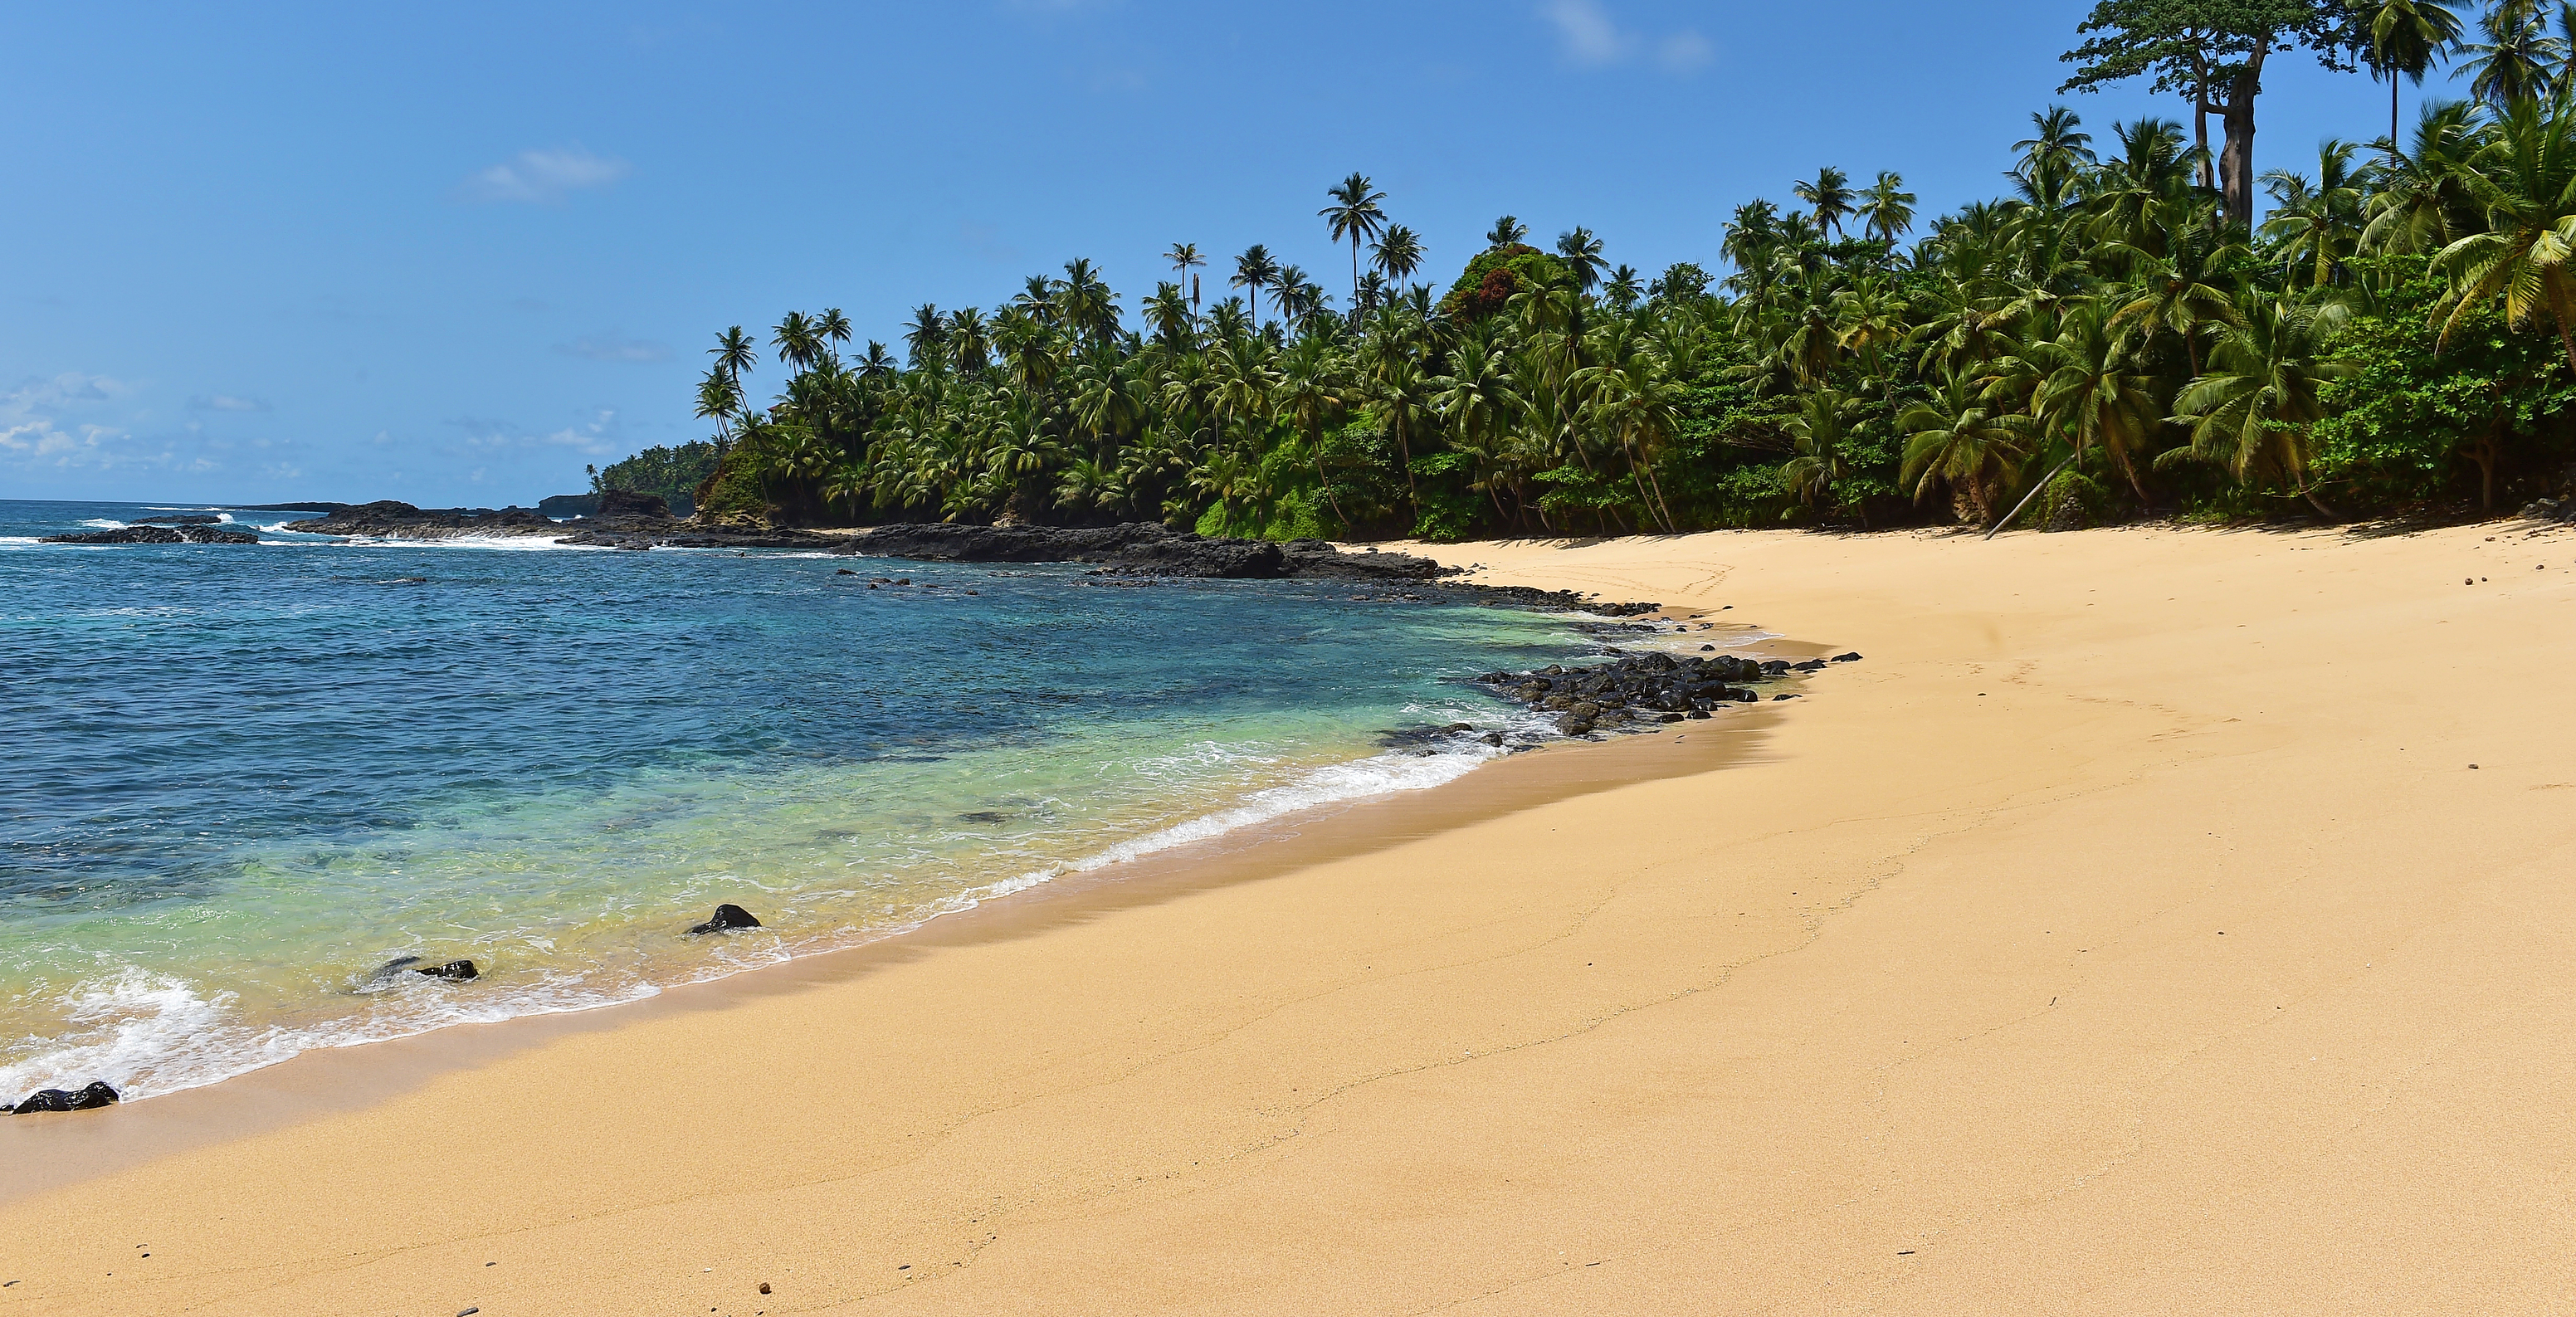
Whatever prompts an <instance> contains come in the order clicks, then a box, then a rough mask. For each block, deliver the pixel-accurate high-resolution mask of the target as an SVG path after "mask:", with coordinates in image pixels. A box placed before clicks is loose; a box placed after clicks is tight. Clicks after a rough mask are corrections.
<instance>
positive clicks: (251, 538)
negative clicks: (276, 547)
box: [44, 518, 259, 544]
mask: <svg viewBox="0 0 2576 1317" xmlns="http://www.w3.org/2000/svg"><path fill="white" fill-rule="evenodd" d="M209 520H211V518H209ZM44 543H47V544H257V543H259V537H258V536H256V535H253V534H251V533H250V532H249V531H246V530H219V529H217V528H215V527H213V526H205V525H186V526H122V527H119V528H117V529H115V530H84V531H74V532H72V533H70V534H68V535H48V536H45V537H44Z"/></svg>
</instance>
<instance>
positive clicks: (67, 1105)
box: [0, 1079, 117, 1116]
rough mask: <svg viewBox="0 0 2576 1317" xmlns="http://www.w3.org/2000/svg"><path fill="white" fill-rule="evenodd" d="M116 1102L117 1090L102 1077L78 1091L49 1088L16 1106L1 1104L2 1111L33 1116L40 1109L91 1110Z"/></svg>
mask: <svg viewBox="0 0 2576 1317" xmlns="http://www.w3.org/2000/svg"><path fill="white" fill-rule="evenodd" d="M116 1102H117V1096H116V1090H115V1089H114V1088H111V1087H109V1086H108V1083H107V1081H106V1080H103V1079H102V1080H98V1081H96V1082H94V1083H92V1084H91V1085H90V1086H89V1087H87V1088H84V1089H82V1090H80V1091H79V1092H77V1093H75V1092H72V1091H70V1090H68V1089H60V1088H49V1089H46V1090H44V1091H42V1092H40V1093H33V1094H30V1095H28V1097H27V1099H26V1100H25V1101H23V1102H20V1103H19V1104H18V1105H16V1106H14V1107H12V1106H5V1105H0V1111H14V1112H16V1113H18V1114H19V1115H21V1116H32V1115H35V1114H36V1113H38V1112H40V1111H90V1110H94V1109H96V1108H99V1107H112V1106H115V1105H116Z"/></svg>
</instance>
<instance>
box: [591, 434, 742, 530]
mask: <svg viewBox="0 0 2576 1317" xmlns="http://www.w3.org/2000/svg"><path fill="white" fill-rule="evenodd" d="M715 470H716V446H715V445H714V444H711V443H709V442H707V441H706V440H703V439H697V440H692V441H690V442H688V443H685V444H682V445H680V446H679V447H677V448H647V449H645V450H644V451H643V452H640V453H637V454H636V455H634V456H633V457H630V458H627V459H626V460H625V461H622V462H617V463H614V464H612V465H610V466H609V467H608V468H607V469H605V470H603V471H601V472H600V473H599V474H598V475H597V476H595V477H593V478H592V480H591V488H592V490H593V491H594V492H595V491H598V490H602V489H631V490H634V491H635V492H637V493H639V494H659V495H661V496H662V498H663V499H664V501H666V502H668V503H669V504H670V505H671V511H672V513H673V514H674V515H676V516H682V517H685V516H687V515H689V510H690V508H691V506H692V505H693V504H694V503H695V501H696V499H697V490H698V485H699V483H700V482H702V481H704V480H705V479H706V478H707V477H708V476H711V475H714V474H715Z"/></svg>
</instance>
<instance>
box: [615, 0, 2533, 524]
mask: <svg viewBox="0 0 2576 1317" xmlns="http://www.w3.org/2000/svg"><path fill="white" fill-rule="evenodd" d="M2070 43H2071V44H2072V45H2073V46H2074V48H2073V49H2072V50H2070V51H2069V52H2068V53H2067V55H2066V57H2065V63H2066V71H2067V75H2068V76H2067V79H2066V82H2065V85H2064V88H2063V89H2062V90H2063V92H2064V93H2065V96H2066V100H2067V102H2068V103H2066V104H2060V105H2055V106H2050V107H2048V108H2045V109H2042V110H2040V111H2038V112H2036V113H2033V114H2032V115H2031V116H2030V118H2029V121H2028V123H2027V126H2026V127H2025V128H2024V129H2023V131H2022V133H2021V134H2020V140H2018V141H2016V142H2014V143H2013V145H2012V152H2013V155H2012V159H2013V160H2014V162H2015V163H2014V165H2013V167H2012V169H2011V171H2010V173H2009V174H2008V175H2007V176H2005V177H2004V178H2003V179H2002V180H2000V188H1999V191H2000V192H2001V195H1998V196H1996V197H1994V198H1992V199H1990V200H1984V201H1978V202H1975V203H1973V204H1969V205H1966V206H1963V207H1961V208H1959V209H1957V210H1955V211H1953V212H1951V213H1948V214H1942V215H1924V214H1920V213H1918V211H1917V209H1916V197H1915V194H1913V193H1912V192H1909V191H1908V190H1907V189H1906V184H1905V180H1904V178H1903V177H1902V176H1901V174H1899V173H1896V172H1881V173H1878V174H1876V175H1875V176H1874V177H1869V178H1865V179H1864V178H1856V177H1853V176H1851V175H1848V174H1846V173H1845V172H1844V171H1842V170H1840V169H1837V168H1831V167H1824V168H1819V169H1817V170H1816V171H1815V173H1814V175H1813V177H1811V178H1807V179H1804V180H1797V181H1792V182H1790V183H1789V185H1788V186H1787V187H1786V188H1785V189H1784V190H1783V191H1782V192H1781V194H1780V196H1779V197H1778V199H1776V200H1754V201H1748V202H1746V203H1744V204H1742V205H1740V206H1737V207H1735V209H1734V210H1733V212H1732V214H1728V215H1712V216H1710V217H1709V225H1708V229H1709V235H1710V252H1709V256H1708V258H1707V260H1706V262H1705V263H1702V264H1693V263H1683V264H1675V265H1672V266H1670V267H1668V268H1665V269H1662V270H1657V271H1652V272H1647V271H1640V270H1637V269H1633V268H1630V267H1629V266H1627V265H1624V264H1613V263H1611V261H1610V260H1609V259H1608V257H1607V256H1606V255H1605V246H1604V239H1603V238H1602V237H1601V236H1600V235H1597V234H1595V233H1592V232H1590V231H1588V230H1586V229H1583V228H1576V229H1573V230H1571V231H1569V232H1565V233H1560V234H1557V235H1555V236H1554V237H1553V238H1552V239H1550V238H1544V237H1541V236H1540V235H1536V234H1532V233H1531V232H1530V231H1529V230H1528V228H1527V227H1526V226H1525V225H1523V224H1521V223H1520V222H1519V221H1517V220H1515V219H1514V218H1513V217H1511V216H1509V215H1506V216H1503V217H1501V218H1500V219H1498V220H1496V221H1495V222H1494V224H1493V227H1492V229H1491V231H1490V232H1488V233H1486V234H1485V235H1484V238H1483V244H1484V245H1483V247H1482V249H1481V250H1477V251H1472V252H1463V253H1450V254H1449V257H1448V260H1447V262H1446V263H1444V262H1443V261H1442V260H1441V258H1440V254H1439V253H1435V252H1433V251H1431V250H1430V249H1429V248H1428V246H1427V245H1426V244H1425V242H1424V240H1423V238H1422V237H1421V235H1419V234H1418V233H1416V232H1415V231H1414V230H1413V229H1411V228H1408V227H1407V226H1406V225H1405V224H1403V223H1402V222H1400V220H1399V218H1398V216H1399V215H1400V208H1399V207H1398V205H1397V203H1395V202H1393V201H1391V200H1390V199H1389V198H1388V196H1387V195H1386V194H1385V193H1383V192H1381V191H1380V190H1378V189H1377V188H1376V187H1374V186H1373V185H1372V183H1371V181H1370V179H1369V178H1368V177H1367V176H1365V175H1363V174H1358V173H1354V174H1352V175H1350V176H1349V177H1348V178H1345V179H1343V180H1342V181H1341V182H1340V183H1338V184H1335V185H1333V186H1331V187H1329V188H1328V189H1326V190H1324V191H1323V192H1322V193H1321V194H1320V196H1319V199H1320V200H1321V201H1322V202H1323V203H1324V204H1323V205H1322V206H1321V207H1320V208H1319V210H1318V212H1317V213H1316V215H1315V216H1314V217H1313V218H1312V219H1311V220H1309V219H1305V218H1303V217H1300V218H1298V220H1297V221H1296V222H1298V223H1311V224H1314V225H1317V226H1320V228H1321V231H1322V232H1323V233H1324V234H1325V235H1326V236H1327V237H1329V239H1330V240H1331V241H1332V242H1333V244H1334V249H1335V250H1336V251H1342V250H1347V252H1348V254H1349V264H1348V267H1347V269H1344V268H1340V266H1341V262H1340V261H1339V260H1338V259H1337V260H1335V261H1334V263H1333V264H1334V266H1335V267H1336V268H1332V269H1326V270H1304V269H1300V268H1298V267H1297V266H1295V265H1293V264H1286V263H1283V262H1282V261H1280V260H1279V259H1277V258H1276V257H1274V256H1273V255H1272V254H1271V253H1270V251H1269V250H1268V249H1267V248H1266V247H1264V246H1260V245H1255V246H1253V247H1250V248H1248V249H1246V250H1245V251H1243V252H1241V253H1239V254H1236V255H1233V256H1224V255H1221V254H1218V253H1212V252H1203V251H1201V250H1200V249H1199V248H1198V247H1197V246H1195V245H1193V244H1191V243H1189V242H1178V243H1175V244H1173V245H1172V246H1171V247H1170V249H1169V251H1168V252H1166V253H1164V254H1163V264H1164V265H1165V266H1166V267H1167V268H1168V269H1169V270H1170V271H1171V277H1170V278H1169V279H1168V280H1163V281H1160V282H1159V283H1158V284H1157V286H1156V287H1155V288H1154V290H1153V291H1152V292H1151V293H1150V294H1148V295H1145V296H1143V297H1142V298H1141V299H1140V300H1139V301H1138V302H1137V304H1136V306H1135V309H1134V311H1133V314H1132V315H1131V314H1130V313H1129V312H1128V311H1127V309H1126V301H1125V299H1124V298H1123V297H1122V295H1121V293H1120V292H1119V291H1118V290H1114V289H1112V288H1110V287H1109V286H1107V284H1106V283H1105V282H1104V281H1103V279H1102V277H1101V275H1100V273H1099V272H1098V270H1097V269H1096V268H1095V266H1094V265H1093V264H1092V262H1090V261H1087V260H1074V261H1070V262H1067V263H1066V264H1065V265H1064V266H1063V268H1062V271H1061V272H1060V273H1058V274H1053V275H1033V276H1031V277H1029V278H1028V280H1027V281H1026V283H1025V285H1024V286H1023V287H1021V288H1020V289H1018V290H1017V291H1016V292H1014V293H1010V294H1008V295H1007V298H1006V299H1005V300H1000V301H999V302H998V303H997V304H996V305H995V306H993V307H991V308H990V309H986V308H981V307H972V306H969V307H958V308H953V309H944V308H941V307H937V306H930V305H924V306H921V307H920V308H918V309H917V310H916V311H914V312H913V314H912V315H911V317H910V319H909V321H908V322H906V323H904V324H903V325H901V326H900V327H898V328H896V329H894V330H893V332H890V333H887V334H886V335H885V336H884V337H883V338H866V337H863V336H860V335H858V334H857V333H856V331H855V330H854V329H853V327H852V325H851V324H850V322H849V320H848V318H847V317H845V316H844V315H843V314H842V313H841V312H840V311H838V310H833V309H824V310H820V311H803V310H799V311H789V312H787V313H786V314H785V315H784V316H783V317H782V318H781V319H780V320H779V321H778V322H777V324H776V325H775V326H774V327H773V328H771V329H769V330H768V331H766V332H765V333H755V332H747V331H745V330H744V329H743V328H741V327H739V326H737V327H734V328H731V329H727V330H725V331H724V332H723V333H722V334H721V335H719V336H718V338H717V342H716V345H715V346H714V347H713V348H712V349H711V350H710V355H709V358H708V367H707V370H706V374H705V378H704V379H703V381H702V382H701V383H700V384H699V385H698V390H697V397H696V407H695V414H696V415H697V416H698V417H699V418H701V419H702V420H703V421H704V422H706V424H707V425H708V427H709V431H710V433H709V435H708V437H707V438H706V439H704V440H703V441H699V442H693V443H690V444H686V445H683V446H682V447H679V448H676V449H673V448H655V449H651V450H647V451H646V452H644V453H641V454H638V455H637V456H635V457H633V458H630V459H628V460H627V461H625V462H622V463H619V464H617V465H614V466H611V467H609V468H607V469H606V470H605V471H602V472H600V473H599V474H598V476H597V477H596V480H597V482H598V483H599V484H600V485H601V486H602V487H616V488H631V489H639V490H644V491H647V492H655V493H661V494H664V495H666V496H668V497H671V498H672V499H673V501H674V504H675V506H676V505H679V504H682V503H687V504H693V505H694V507H695V509H696V511H697V513H698V515H700V516H701V517H704V518H708V519H711V520H719V521H745V522H758V523H765V524H783V525H864V524H877V523H886V522H898V521H958V522H973V523H1008V522H1015V521H1017V522H1039V523H1050V524H1063V525H1076V524H1099V523H1108V522H1118V521H1159V522H1163V523H1166V524H1169V525H1171V526H1174V527H1179V528H1186V529H1195V530H1197V531H1199V532H1200V533H1203V534H1210V535H1216V534H1223V535H1234V536H1251V537H1269V538H1275V539H1296V538H1307V537H1322V538H1329V539H1370V538H1400V537H1407V536H1411V537H1422V538H1429V539H1457V538H1464V537H1481V536H1524V535H1560V536H1561V535H1603V534H1634V533H1657V532H1674V531H1684V530H1695V529H1704V528H1710V527H1754V526H1781V525H1807V526H1815V527H1828V528H1847V529H1854V530H1860V529H1871V528H1882V527H1891V526H1903V525H1924V524H1961V525H1966V526H1970V527H1982V528H1985V529H1987V530H1989V531H1991V530H1993V529H1996V528H1998V527H2001V526H2005V525H2016V526H2022V527H2030V528H2047V529H2063V528H2072V527H2080V526H2089V525H2100V524H2106V523H2116V522H2122V521H2129V520H2135V519H2140V518H2148V517H2160V518H2183V519H2190V520H2202V521H2263V520H2271V519H2296V520H2303V521H2313V520H2318V519H2324V520H2329V521H2344V520H2353V519H2364V518H2407V517H2416V518H2426V517H2429V518H2454V519H2456V518H2467V517H2475V516H2480V515H2493V514H2496V513H2499V512H2503V511H2509V510H2511V509H2512V508H2513V507H2515V506H2517V505H2518V501H2520V500H2526V499H2529V498H2531V497H2534V496H2537V495H2540V494H2546V493H2552V492H2556V491H2557V490H2558V489H2559V488H2560V487H2561V486H2562V485H2563V484H2564V483H2565V482H2566V481H2567V479H2568V468H2569V465H2570V458H2571V456H2576V444H2571V433H2570V428H2571V427H2570V405H2571V402H2576V271H2571V270H2570V269H2569V267H2568V261H2569V257H2570V253H2571V251H2572V250H2576V59H2572V58H2571V51H2576V4H2562V5H2559V6H2556V7H2553V8H2548V9H2544V8H2543V7H2542V6H2540V5H2538V4H2536V3H2531V2H2530V0H2510V2H2508V3H2499V4H2496V5H2494V6H2492V7H2489V8H2486V9H2484V10H2481V11H2472V10H2470V9H2468V8H2466V7H2464V6H2454V5H2450V4H2446V3H2444V2H2443V0H2103V3H2101V4H2099V5H2097V6H2096V7H2095V8H2094V9H2093V10H2092V12H2091V13H2090V14H2089V15H2088V16H2087V17H2086V19H2085V21H2084V22H2083V23H2082V25H2081V26H2080V27H2079V28H2078V30H2077V31H2076V32H2075V33H2073V34H2071V37H2070ZM2294 59H2295V60H2315V61H2320V62H2322V63H2323V64H2324V65H2326V66H2327V67H2328V68H2331V69H2335V70H2339V71H2344V72H2348V73H2350V74H2351V75H2352V76H2354V77H2367V78H2373V79H2377V80H2379V81H2381V82H2384V83H2385V84H2386V85H2387V88H2388V92H2389V117H2388V119H2387V121H2386V123H2385V124H2384V125H2382V124H2377V123H2371V124H2356V125H2355V126H2354V128H2355V135H2354V137H2353V138H2352V139H2351V140H2328V141H2326V142H2324V143H2322V144H2321V145H2318V146H2317V147H2315V148H2314V151H2313V154H2308V153H2306V152H2304V151H2303V152H2302V153H2301V155H2300V156H2299V158H2296V159H2294V160H2292V161H2291V162H2290V163H2287V164H2282V165H2278V166H2276V167H2271V168H2264V169H2261V170H2260V171H2259V172H2258V171H2257V170H2256V168H2255V160H2254V158H2253V152H2252V143H2253V138H2254V129H2255V126H2256V110H2257V101H2258V98H2259V95H2260V92H2261V90H2262V86H2261V84H2262V75H2263V72H2264V69H2265V67H2266V65H2267V64H2270V65H2272V66H2274V67H2278V66H2279V65H2280V64H2281V63H2283V62H2284V61H2289V60H2294ZM2123 82H2131V83H2135V84H2139V85H2146V86H2149V87H2151V88H2152V89H2153V90H2154V92H2155V93H2157V94H2158V95H2159V96H2168V95H2169V96H2170V97H2171V100H2172V103H2173V104H2174V105H2175V107H2176V111H2175V116H2174V117H2172V118H2160V117H2146V118H2140V119H2137V120H2135V121H2131V122H2125V123H2109V124H2098V125H2096V124H2088V123H2087V122H2086V121H2085V120H2084V118H2083V117H2082V116H2081V114H2080V113H2079V110H2078V108H2076V107H2078V106H2080V105H2081V104H2082V93H2084V92H2087V91H2089V90H2093V89H2095V88H2099V87H2104V86H2108V85H2111V84H2114V83H2123ZM2408 90H2411V91H2412V92H2413V95H2412V97H2411V98H2403V97H2401V92H2402V91H2408ZM2409 99H2411V101H2412V103H2411V104H2409V103H2407V102H2408V100H2409ZM2407 111H2411V114H2408V113H2406V112H2407ZM2382 129H2384V131H2382ZM1461 258H1463V259H1461ZM1452 270H1455V273H1454V274H1451V273H1450V271H1452ZM761 394H766V395H768V400H767V401H755V395H761Z"/></svg>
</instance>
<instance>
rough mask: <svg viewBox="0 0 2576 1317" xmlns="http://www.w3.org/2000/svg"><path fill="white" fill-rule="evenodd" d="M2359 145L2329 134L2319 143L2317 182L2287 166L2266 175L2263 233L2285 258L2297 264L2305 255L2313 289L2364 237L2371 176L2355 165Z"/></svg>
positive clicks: (2323, 280) (2325, 281)
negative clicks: (2268, 213)
mask: <svg viewBox="0 0 2576 1317" xmlns="http://www.w3.org/2000/svg"><path fill="white" fill-rule="evenodd" d="M2357 149H2358V148H2356V147H2354V146H2353V145H2352V144H2351V143H2350V142H2342V141H2337V140H2336V139H2334V138H2331V137H2329V138H2327V139H2326V140H2325V141H2324V142H2323V143H2321V144H2320V145H2319V146H2318V147H2317V177H2316V180H2315V181H2314V182H2310V181H2309V179H2308V177H2307V175H2305V174H2299V173H2294V172H2292V171H2289V170H2286V169H2275V170H2273V171H2271V172H2270V173H2267V174H2265V175H2264V176H2263V186H2264V188H2265V189H2266V190H2267V191H2269V192H2270V193H2271V194H2272V200H2273V202H2274V206H2273V209H2272V217H2271V218H2270V219H2268V220H2265V221H2264V223H2263V236H2265V237H2267V238H2270V239H2272V240H2273V241H2274V242H2276V243H2278V244H2279V246H2280V252H2281V255H2282V257H2283V259H2284V260H2285V261H2288V262H2290V263H2291V265H2292V266H2293V267H2295V266H2296V265H2297V264H2298V263H2299V262H2301V261H2302V260H2304V261H2305V262H2306V263H2307V264H2308V265H2309V266H2310V267H2311V268H2310V270H2309V274H2308V286H2309V287H2311V288H2323V287H2325V286H2326V284H2327V283H2328V282H2330V280H2331V277H2332V275H2333V273H2334V267H2335V264H2336V262H2338V261H2340V260H2341V259H2342V258H2343V257H2344V256H2345V255H2346V254H2348V253H2350V252H2351V251H2352V250H2353V248H2354V246H2355V245H2356V244H2357V243H2358V242H2359V240H2360V238H2361V229H2362V204H2363V201H2364V198H2365V196H2366V194H2367V183H2368V180H2367V179H2365V178H2363V177H2361V176H2360V175H2359V174H2357V173H2356V172H2355V171H2354V169H2353V167H2352V158H2353V154H2354V152H2355V151H2356V150H2357Z"/></svg>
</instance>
